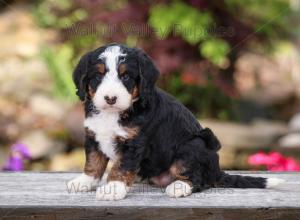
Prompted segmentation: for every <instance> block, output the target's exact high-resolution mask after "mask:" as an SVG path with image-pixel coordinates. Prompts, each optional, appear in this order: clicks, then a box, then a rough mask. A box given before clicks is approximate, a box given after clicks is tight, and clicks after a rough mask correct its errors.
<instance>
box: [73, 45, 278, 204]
mask: <svg viewBox="0 0 300 220" xmlns="http://www.w3.org/2000/svg"><path fill="white" fill-rule="evenodd" d="M158 76H159V71H158V70H157V68H156V67H155V65H154V64H153V62H152V60H151V59H150V58H149V57H148V56H147V55H146V54H145V53H144V52H143V51H142V50H140V49H137V48H128V47H126V46H124V45H120V44H110V45H107V46H103V47H100V48H98V49H96V50H94V51H91V52H89V53H87V54H86V55H84V56H83V57H82V58H81V60H80V61H79V64H78V65H77V67H76V69H75V71H74V74H73V79H74V82H75V85H76V87H77V95H78V96H79V98H80V100H81V101H82V102H83V103H84V106H85V115H86V119H85V122H84V126H85V128H86V140H85V150H86V164H85V167H84V173H83V174H82V175H81V176H80V177H78V178H76V179H74V180H72V181H70V182H69V183H68V187H71V188H72V187H75V189H77V190H79V191H87V190H92V189H94V188H95V187H96V186H97V185H98V183H99V180H100V179H101V177H102V175H103V173H104V171H105V169H106V166H107V163H108V161H109V160H112V161H113V167H112V169H111V171H110V173H109V175H108V178H107V184H106V185H104V186H101V187H99V188H98V189H97V192H96V196H97V198H98V199H100V200H118V199H123V198H124V197H125V196H126V193H127V190H128V189H127V188H128V187H130V186H131V185H132V184H133V182H134V180H135V177H136V176H139V177H141V178H142V179H148V180H150V181H151V182H152V183H154V184H157V185H160V186H167V188H166V193H167V194H168V195H169V196H171V197H183V196H188V195H190V194H191V193H192V192H195V191H201V190H203V189H207V188H209V187H237V188H265V187H272V186H275V185H277V184H278V183H280V182H281V180H280V179H274V178H272V179H265V178H261V177H247V176H239V175H228V174H226V173H224V172H223V171H221V170H220V167H219V157H218V154H217V151H218V150H219V149H220V147H221V146H220V143H219V141H218V139H217V138H216V137H215V136H214V134H213V133H212V131H211V130H210V129H208V128H202V127H201V125H200V124H199V123H198V121H197V119H196V118H195V117H194V116H193V115H192V113H191V112H190V111H189V110H188V109H186V108H185V107H184V106H183V105H182V104H180V103H179V102H178V101H176V100H175V98H173V97H172V96H170V95H169V94H167V93H165V92H164V91H162V90H161V89H159V88H157V87H156V86H155V82H156V81H157V78H158Z"/></svg>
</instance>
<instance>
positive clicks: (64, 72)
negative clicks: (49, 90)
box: [42, 44, 77, 102]
mask: <svg viewBox="0 0 300 220" xmlns="http://www.w3.org/2000/svg"><path fill="white" fill-rule="evenodd" d="M42 56H43V58H44V60H45V63H46V64H47V66H48V69H49V73H50V74H51V77H52V79H53V81H54V88H53V94H54V95H55V96H56V97H59V98H61V99H65V100H68V101H71V102H72V101H75V100H77V97H76V95H75V86H74V83H73V80H72V75H71V73H72V72H73V67H72V65H71V59H72V57H73V56H74V54H73V49H72V48H71V47H70V46H68V45H67V44H64V45H63V46H62V47H60V48H56V49H53V48H44V49H43V50H42Z"/></svg>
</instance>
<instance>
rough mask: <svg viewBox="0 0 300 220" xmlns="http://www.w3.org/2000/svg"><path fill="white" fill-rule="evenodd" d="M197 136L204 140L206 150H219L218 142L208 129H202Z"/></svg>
mask: <svg viewBox="0 0 300 220" xmlns="http://www.w3.org/2000/svg"><path fill="white" fill-rule="evenodd" d="M199 136H200V137H201V138H202V139H203V140H204V142H205V144H206V147H207V148H209V149H211V150H215V151H218V150H219V149H220V148H221V144H220V141H219V140H218V138H217V137H216V136H215V135H214V133H213V132H212V130H210V129H209V128H204V129H202V130H201V131H200V134H199Z"/></svg>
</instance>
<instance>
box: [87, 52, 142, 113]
mask: <svg viewBox="0 0 300 220" xmlns="http://www.w3.org/2000/svg"><path fill="white" fill-rule="evenodd" d="M98 60H99V63H97V64H96V65H95V68H96V74H94V76H93V77H92V78H91V80H90V82H89V84H90V87H89V90H90V91H89V92H90V94H91V95H92V99H93V102H94V105H95V106H96V108H97V109H100V110H105V111H117V112H120V111H124V110H126V109H128V108H129V107H130V106H131V104H132V102H133V101H134V100H135V98H137V97H134V96H136V95H135V93H136V92H135V90H136V89H135V88H137V86H138V73H137V71H136V70H137V68H131V67H132V66H133V65H134V64H135V63H136V62H134V61H135V60H130V55H129V54H127V53H126V51H122V50H121V47H120V46H111V47H107V48H106V49H105V51H104V52H103V53H101V54H99V57H98ZM129 63H130V64H129ZM136 67H137V63H136Z"/></svg>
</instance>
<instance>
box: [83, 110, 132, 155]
mask: <svg viewBox="0 0 300 220" xmlns="http://www.w3.org/2000/svg"><path fill="white" fill-rule="evenodd" d="M118 120H119V114H118V113H113V112H104V111H101V112H100V113H99V114H94V115H93V116H91V117H88V118H86V120H85V121H84V126H85V127H86V128H88V129H89V130H91V131H93V132H94V133H95V139H96V141H97V142H98V143H99V150H101V151H102V152H103V153H104V154H105V155H106V156H107V157H109V158H110V159H112V160H114V159H116V153H115V146H116V143H115V138H116V136H121V137H124V138H126V136H127V132H126V131H125V130H124V129H123V128H122V127H121V126H120V125H119V123H118Z"/></svg>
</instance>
